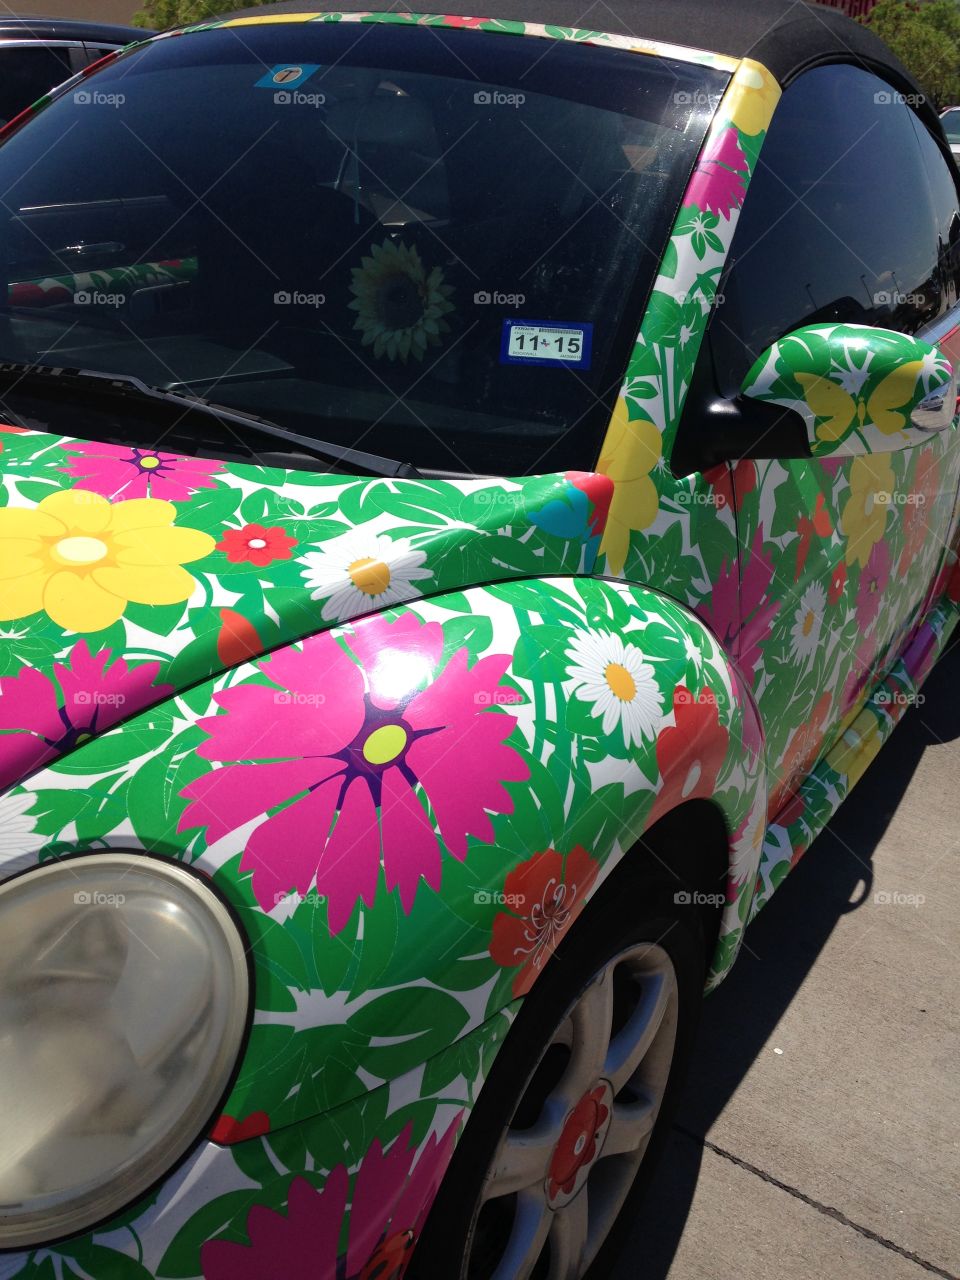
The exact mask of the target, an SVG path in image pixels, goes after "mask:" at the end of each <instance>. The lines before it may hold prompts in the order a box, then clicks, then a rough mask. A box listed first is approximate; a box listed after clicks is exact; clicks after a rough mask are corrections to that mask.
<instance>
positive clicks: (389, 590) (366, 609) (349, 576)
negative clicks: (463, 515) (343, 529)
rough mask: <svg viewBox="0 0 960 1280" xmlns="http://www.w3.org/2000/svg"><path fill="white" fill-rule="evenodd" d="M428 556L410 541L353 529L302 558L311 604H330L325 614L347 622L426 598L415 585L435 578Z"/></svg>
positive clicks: (324, 609) (324, 608) (323, 613)
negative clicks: (405, 601)
mask: <svg viewBox="0 0 960 1280" xmlns="http://www.w3.org/2000/svg"><path fill="white" fill-rule="evenodd" d="M426 558H427V556H426V552H424V551H415V550H414V549H413V547H411V545H410V543H409V541H408V540H407V539H406V538H388V537H387V536H386V535H385V534H375V533H369V532H365V531H364V530H363V529H352V530H351V531H350V532H349V533H345V534H343V535H342V536H341V537H339V538H333V539H332V540H331V541H330V542H328V543H326V544H325V545H324V546H323V547H322V548H321V550H319V551H308V552H307V554H306V555H305V556H303V557H302V558H301V561H300V563H301V564H302V565H303V569H302V573H303V578H304V581H305V582H306V584H307V586H308V587H312V588H313V589H312V591H311V593H310V598H311V599H312V600H326V604H325V605H324V606H323V611H322V616H323V618H324V619H325V620H326V621H327V622H331V621H336V622H343V621H344V620H345V619H347V618H356V617H358V616H359V615H360V614H362V613H370V612H371V610H373V609H382V608H385V607H386V606H387V605H391V604H402V603H403V601H404V600H415V599H416V598H417V596H419V595H420V594H421V591H420V588H419V587H417V586H415V585H414V583H417V582H422V581H423V580H424V579H426V578H431V577H433V574H432V572H431V570H429V569H425V568H424V567H423V566H424V563H425V561H426Z"/></svg>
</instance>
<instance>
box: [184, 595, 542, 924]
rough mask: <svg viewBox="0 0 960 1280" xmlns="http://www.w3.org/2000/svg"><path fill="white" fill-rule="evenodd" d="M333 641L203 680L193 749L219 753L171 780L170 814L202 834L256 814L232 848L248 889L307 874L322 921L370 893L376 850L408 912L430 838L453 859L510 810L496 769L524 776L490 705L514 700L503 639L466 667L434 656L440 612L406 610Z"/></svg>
mask: <svg viewBox="0 0 960 1280" xmlns="http://www.w3.org/2000/svg"><path fill="white" fill-rule="evenodd" d="M348 643H349V646H350V652H348V651H347V649H346V648H344V647H343V646H341V645H340V644H339V643H338V642H337V640H336V638H335V637H334V636H332V635H331V634H330V633H329V632H324V633H322V634H320V635H317V636H312V637H311V638H310V639H308V640H307V641H305V642H304V645H303V648H302V649H286V650H283V651H281V652H280V653H278V654H275V655H274V656H273V657H271V658H269V659H267V660H265V661H264V662H263V663H262V670H263V671H264V673H265V674H266V675H268V676H269V677H270V678H271V680H273V681H274V685H273V686H269V685H264V684H244V685H237V686H236V687H234V688H232V689H227V690H225V691H224V692H222V693H218V694H216V695H215V701H216V702H217V703H219V705H220V707H221V708H222V711H221V713H220V714H219V715H215V716H211V717H208V718H207V719H205V720H201V721H200V724H201V727H202V728H203V729H205V730H206V732H207V733H208V734H209V735H210V737H209V739H208V740H207V742H205V743H204V744H203V745H202V746H201V747H200V748H199V754H200V755H201V756H203V757H204V758H206V759H208V760H215V761H219V762H223V767H222V768H220V769H216V770H215V771H214V772H213V773H208V774H205V775H204V776H203V777H201V778H198V779H196V780H195V781H194V782H192V783H190V785H189V786H188V787H187V788H186V789H185V791H184V792H183V795H184V796H186V797H187V798H188V799H189V800H191V801H192V803H191V804H190V806H189V808H188V809H187V810H186V812H185V814H184V815H183V818H182V819H181V822H180V829H181V830H185V829H187V828H190V827H196V826H203V827H206V830H207V839H208V840H209V841H211V842H212V841H215V840H218V839H220V838H221V837H222V836H224V835H226V834H227V833H228V832H230V831H234V830H236V828H237V827H240V826H242V825H244V824H245V823H247V822H249V821H250V820H251V819H253V818H256V817H259V816H260V815H261V814H269V815H270V816H268V817H267V818H266V820H265V821H263V822H261V824H260V825H259V826H258V827H257V828H256V830H255V831H254V832H253V834H252V835H251V836H250V837H249V839H248V840H247V842H246V848H245V851H244V855H243V861H242V862H241V869H242V870H248V871H252V872H253V892H254V896H255V897H256V899H257V901H258V902H259V903H260V905H261V906H262V907H263V908H264V909H265V910H268V911H269V910H272V909H273V907H274V906H276V905H277V903H278V902H279V901H281V900H282V899H283V897H285V896H286V895H287V894H288V893H289V892H290V891H291V890H292V889H296V890H297V891H298V892H300V893H301V894H306V893H307V892H308V891H309V889H310V887H311V885H312V884H313V882H314V880H316V887H317V891H318V892H319V893H321V894H323V895H324V896H325V897H326V900H327V917H328V921H329V926H330V929H331V931H333V932H339V931H340V930H342V929H343V928H344V927H345V926H346V924H347V922H348V920H349V919H350V916H351V913H352V912H353V909H354V907H355V906H356V904H357V902H358V901H362V902H364V903H366V904H367V906H370V905H371V904H372V903H373V900H374V896H375V894H376V891H377V884H378V881H379V876H380V868H381V863H382V866H383V874H384V879H385V882H386V886H387V889H388V890H392V889H394V888H399V892H400V900H401V902H402V904H403V909H404V910H405V911H406V912H408V913H409V911H410V910H411V909H412V907H413V901H414V898H415V896H416V892H417V889H418V887H419V884H420V880H421V878H423V879H424V880H426V882H427V884H429V885H430V887H431V888H432V889H434V890H437V889H439V887H440V878H441V851H442V849H446V850H447V851H448V852H449V853H450V854H451V855H452V856H453V857H455V858H457V859H459V860H460V861H463V859H464V858H466V856H467V838H468V836H475V837H476V838H478V839H480V840H486V841H489V840H490V839H491V838H492V836H493V827H492V824H491V820H490V815H491V814H495V813H510V812H512V810H513V801H512V800H511V798H510V795H509V793H508V792H507V790H506V788H505V786H504V783H506V782H523V781H524V780H525V779H526V778H527V777H528V776H529V768H528V766H527V765H526V763H525V762H524V761H523V760H522V759H521V757H520V756H519V755H518V754H517V753H516V751H514V750H513V748H512V747H510V746H508V745H507V741H506V740H507V738H509V736H510V734H511V732H512V731H513V728H514V726H515V724H516V717H515V716H512V715H510V714H509V713H508V712H506V711H504V710H502V708H503V707H504V706H505V705H509V704H510V703H514V702H519V701H520V700H521V695H520V694H519V693H517V692H516V691H514V690H513V689H510V688H509V687H507V686H504V685H502V684H500V680H501V678H502V676H503V674H504V672H505V671H506V669H507V667H508V666H509V663H510V656H509V655H508V654H493V655H490V656H488V657H485V658H481V659H480V660H479V661H478V662H476V663H474V665H473V666H472V667H468V665H467V650H466V649H459V650H457V651H456V652H455V653H454V654H453V656H452V657H451V658H450V659H449V661H448V662H447V663H446V664H445V665H444V666H443V667H442V669H440V657H441V653H442V650H443V631H442V629H441V627H440V625H439V624H438V623H421V622H419V621H418V620H417V619H416V618H412V617H410V616H404V617H401V618H398V619H397V620H396V621H394V622H388V621H386V620H384V619H382V618H372V619H370V620H369V621H368V622H366V623H365V624H363V625H362V626H360V627H358V628H357V629H356V631H355V632H353V634H352V635H350V636H349V637H348ZM421 686H423V687H421ZM424 801H426V804H425V803H424ZM427 804H429V809H430V812H429V813H428V810H427V807H426V805H427ZM280 806H284V807H280ZM431 814H432V817H431V816H430V815H431ZM435 827H436V829H435Z"/></svg>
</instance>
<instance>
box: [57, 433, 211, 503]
mask: <svg viewBox="0 0 960 1280" xmlns="http://www.w3.org/2000/svg"><path fill="white" fill-rule="evenodd" d="M64 449H65V450H66V451H67V452H68V453H75V454H77V455H78V456H77V457H76V458H74V459H73V460H72V461H71V462H70V465H69V466H67V467H61V468H60V470H61V471H65V472H66V473H67V475H69V476H73V478H74V479H75V480H81V481H82V482H83V488H84V489H89V490H90V491H91V492H92V493H99V494H100V495H101V496H102V497H104V498H114V499H116V498H163V499H165V500H166V501H168V502H183V501H184V500H185V499H187V498H189V497H190V495H191V494H193V493H196V492H197V491H198V490H199V489H212V488H213V487H214V484H215V482H214V481H213V480H212V479H211V478H210V477H211V476H215V475H216V474H217V472H218V471H222V470H223V463H222V462H215V461H213V460H212V459H210V458H185V457H181V455H180V454H178V453H160V452H158V451H157V450H156V449H136V448H133V447H129V446H127V445H116V444H100V443H99V442H94V441H87V440H75V441H73V442H72V443H71V444H66V445H64Z"/></svg>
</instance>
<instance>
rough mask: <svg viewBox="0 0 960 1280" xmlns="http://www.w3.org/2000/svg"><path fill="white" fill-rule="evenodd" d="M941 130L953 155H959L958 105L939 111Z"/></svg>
mask: <svg viewBox="0 0 960 1280" xmlns="http://www.w3.org/2000/svg"><path fill="white" fill-rule="evenodd" d="M940 121H941V123H942V124H943V131H944V133H945V134H946V135H947V141H948V142H949V143H950V150H951V151H952V152H953V154H954V155H955V156H957V155H960V107H947V109H946V110H945V111H942V112H941V113H940Z"/></svg>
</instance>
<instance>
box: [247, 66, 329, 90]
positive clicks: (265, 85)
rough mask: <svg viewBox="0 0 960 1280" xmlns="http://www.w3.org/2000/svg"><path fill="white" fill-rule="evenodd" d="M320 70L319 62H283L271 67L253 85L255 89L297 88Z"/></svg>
mask: <svg viewBox="0 0 960 1280" xmlns="http://www.w3.org/2000/svg"><path fill="white" fill-rule="evenodd" d="M319 70H320V64H319V63H318V62H281V63H279V64H278V65H277V66H275V67H271V68H270V70H269V71H268V72H267V74H266V75H265V76H261V77H260V79H259V80H258V81H257V83H256V84H255V85H254V86H253V87H254V88H255V89H296V88H297V87H298V86H299V85H301V84H303V82H304V80H309V79H310V77H311V76H312V75H313V73H314V72H315V71H319Z"/></svg>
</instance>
